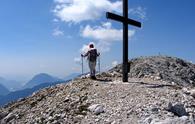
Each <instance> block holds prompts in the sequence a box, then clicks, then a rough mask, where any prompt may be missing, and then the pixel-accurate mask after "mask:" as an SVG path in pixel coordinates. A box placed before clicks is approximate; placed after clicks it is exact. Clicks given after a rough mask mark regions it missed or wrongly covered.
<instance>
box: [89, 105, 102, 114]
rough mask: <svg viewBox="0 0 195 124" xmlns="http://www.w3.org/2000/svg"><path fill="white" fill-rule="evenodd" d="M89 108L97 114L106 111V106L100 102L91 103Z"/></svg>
mask: <svg viewBox="0 0 195 124" xmlns="http://www.w3.org/2000/svg"><path fill="white" fill-rule="evenodd" d="M88 109H89V111H91V112H92V113H94V114H96V115H98V114H100V113H103V112H104V107H103V105H100V104H94V105H91V106H89V108H88Z"/></svg>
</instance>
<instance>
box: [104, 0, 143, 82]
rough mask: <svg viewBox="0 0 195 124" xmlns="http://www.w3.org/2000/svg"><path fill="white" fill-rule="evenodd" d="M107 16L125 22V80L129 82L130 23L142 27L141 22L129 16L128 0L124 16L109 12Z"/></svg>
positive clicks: (124, 4)
mask: <svg viewBox="0 0 195 124" xmlns="http://www.w3.org/2000/svg"><path fill="white" fill-rule="evenodd" d="M106 17H107V18H108V19H113V20H115V21H119V22H122V23H123V67H122V68H123V82H128V72H129V70H130V65H129V64H128V24H130V25H133V26H136V27H140V28H141V23H140V22H137V21H135V20H132V19H129V18H128V0H123V16H119V15H116V14H113V13H110V12H107V13H106Z"/></svg>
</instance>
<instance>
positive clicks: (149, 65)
mask: <svg viewBox="0 0 195 124" xmlns="http://www.w3.org/2000/svg"><path fill="white" fill-rule="evenodd" d="M130 63H131V71H130V73H129V82H127V83H123V82H122V81H121V76H122V74H121V65H118V66H116V67H115V68H113V69H111V70H109V71H108V72H103V73H101V74H98V75H97V80H91V79H89V78H87V77H79V78H76V79H74V80H72V81H70V82H69V83H68V84H58V85H56V86H52V87H48V88H45V89H42V90H40V91H38V92H36V93H33V95H31V96H29V97H27V98H24V99H20V100H18V101H16V102H12V103H9V104H8V105H6V106H4V107H3V108H1V109H0V122H1V124H194V123H195V88H194V84H195V66H194V64H192V63H190V62H186V61H184V60H182V59H179V58H174V57H166V56H153V57H141V58H136V59H133V60H131V61H130Z"/></svg>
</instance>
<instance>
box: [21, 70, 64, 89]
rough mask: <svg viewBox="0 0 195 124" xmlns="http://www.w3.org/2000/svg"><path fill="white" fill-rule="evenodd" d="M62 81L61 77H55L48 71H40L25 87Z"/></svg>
mask: <svg viewBox="0 0 195 124" xmlns="http://www.w3.org/2000/svg"><path fill="white" fill-rule="evenodd" d="M55 81H61V79H59V78H56V77H53V76H51V75H49V74H47V73H40V74H37V75H35V76H34V77H33V78H32V79H31V80H30V81H29V82H27V83H26V84H25V85H24V88H32V87H34V86H36V85H39V84H42V83H48V82H55Z"/></svg>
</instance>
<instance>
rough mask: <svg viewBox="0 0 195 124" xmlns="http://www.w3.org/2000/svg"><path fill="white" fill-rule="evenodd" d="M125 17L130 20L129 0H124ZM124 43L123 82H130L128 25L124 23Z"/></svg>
mask: <svg viewBox="0 0 195 124" xmlns="http://www.w3.org/2000/svg"><path fill="white" fill-rule="evenodd" d="M123 17H124V18H125V20H127V19H128V0H123ZM125 22H127V21H125ZM123 42H124V43H123V66H122V68H123V69H122V70H123V82H128V23H123Z"/></svg>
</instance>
